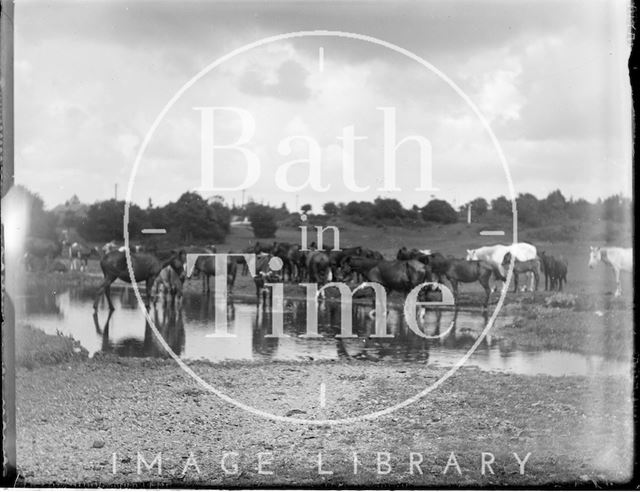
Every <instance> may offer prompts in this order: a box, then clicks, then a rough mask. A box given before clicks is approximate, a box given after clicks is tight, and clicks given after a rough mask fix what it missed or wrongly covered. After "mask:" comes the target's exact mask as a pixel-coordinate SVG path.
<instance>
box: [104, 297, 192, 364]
mask: <svg viewBox="0 0 640 492" xmlns="http://www.w3.org/2000/svg"><path fill="white" fill-rule="evenodd" d="M151 314H152V316H153V321H154V324H155V326H156V328H157V329H158V331H159V332H160V335H161V336H162V338H163V339H164V341H165V342H166V343H167V345H168V346H169V347H170V348H171V350H173V352H174V353H175V354H176V355H180V354H182V352H183V351H184V344H185V329H184V319H183V314H182V309H181V308H179V309H175V308H169V309H164V310H162V309H153V312H152V313H151ZM112 317H113V311H109V313H108V315H107V319H106V321H105V323H104V325H103V326H102V327H101V326H100V322H99V320H98V313H97V312H94V313H93V323H94V326H95V329H96V332H97V333H98V334H99V335H100V336H101V337H102V347H101V351H102V352H104V353H113V354H116V355H118V356H120V357H169V354H168V353H167V352H166V351H165V350H164V348H163V347H162V345H161V343H160V341H159V340H157V339H156V337H155V336H154V334H153V331H152V330H151V326H150V324H149V321H148V320H147V319H146V317H145V324H144V336H143V337H142V338H140V337H132V336H129V337H126V338H123V339H120V340H115V341H114V340H112V339H110V336H109V335H110V333H109V332H110V331H111V330H110V329H111V324H112V323H111V322H112Z"/></svg>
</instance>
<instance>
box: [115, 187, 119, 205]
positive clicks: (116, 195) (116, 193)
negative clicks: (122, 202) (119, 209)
mask: <svg viewBox="0 0 640 492" xmlns="http://www.w3.org/2000/svg"><path fill="white" fill-rule="evenodd" d="M115 200H116V202H117V201H118V183H116V184H115Z"/></svg>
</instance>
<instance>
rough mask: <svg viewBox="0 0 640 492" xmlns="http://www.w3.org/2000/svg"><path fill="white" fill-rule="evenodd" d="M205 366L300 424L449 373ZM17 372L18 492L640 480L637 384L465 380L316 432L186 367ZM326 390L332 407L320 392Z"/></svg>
mask: <svg viewBox="0 0 640 492" xmlns="http://www.w3.org/2000/svg"><path fill="white" fill-rule="evenodd" d="M191 367H192V368H193V370H194V371H195V372H196V373H197V374H198V375H200V376H201V377H202V378H203V379H204V380H205V381H207V382H209V383H211V384H213V385H215V386H216V387H217V388H219V389H220V390H221V391H223V392H224V393H226V394H228V395H229V396H231V397H233V398H238V399H239V400H241V401H242V402H244V403H246V404H248V405H251V406H255V407H258V408H260V409H262V410H264V411H267V412H271V413H273V414H275V415H279V416H290V417H293V418H302V419H332V418H344V417H352V416H358V415H363V414H366V413H370V412H373V411H376V410H381V409H383V408H386V407H388V406H390V405H393V404H396V403H398V402H400V401H402V400H404V399H405V398H408V397H410V396H412V395H415V394H416V393H418V392H419V391H421V390H422V389H424V388H425V387H426V386H428V385H429V384H432V383H433V382H434V381H436V380H437V379H438V378H439V377H440V376H441V375H442V374H444V372H445V369H444V368H437V367H425V366H424V365H423V364H420V363H390V364H389V363H388V364H385V365H384V366H382V365H378V364H376V363H372V362H366V361H352V362H350V363H346V364H345V363H344V362H340V363H333V362H327V363H318V362H312V363H271V364H255V363H253V364H217V365H213V364H208V363H197V364H193V365H192V366H191ZM17 372H18V374H17V385H16V387H17V402H16V406H17V428H18V438H17V447H18V463H19V472H20V474H21V477H20V480H19V483H21V484H26V485H52V484H75V485H116V484H119V485H123V484H131V485H134V484H152V485H155V486H159V485H170V484H173V485H176V486H178V485H186V484H200V485H209V486H222V487H230V486H242V487H250V486H267V487H269V486H276V485H290V486H304V485H326V486H338V485H362V486H374V485H377V484H381V485H384V486H394V485H403V484H406V485H413V486H419V485H431V486H447V485H456V486H470V485H476V484H478V485H514V486H515V485H543V484H551V483H565V484H582V485H586V486H594V485H596V484H597V485H603V484H606V483H610V482H617V483H620V482H625V481H627V480H629V479H630V478H631V474H632V466H633V461H632V460H633V451H632V450H633V414H632V383H631V379H630V378H626V377H616V378H614V377H595V378H586V377H563V378H554V377H549V376H516V375H509V374H502V373H487V372H481V371H480V370H478V369H476V368H473V367H463V368H462V369H460V370H459V371H458V372H457V373H455V374H454V375H453V376H452V377H451V378H450V379H448V380H447V381H446V382H444V384H442V385H441V386H440V387H439V388H437V389H435V390H434V391H432V392H431V393H430V394H428V395H426V396H425V397H424V398H422V399H421V400H419V401H417V402H415V403H413V404H411V405H409V406H407V407H405V408H403V409H400V410H397V411H395V412H393V413H391V414H389V415H385V416H382V417H380V418H377V419H373V420H361V421H356V422H353V423H349V424H342V425H333V426H327V425H325V426H318V425H308V424H300V423H289V422H277V421H273V420H269V419H265V418H262V417H259V416H255V415H253V414H250V413H248V412H246V411H244V410H241V409H239V408H237V407H235V406H233V405H231V404H229V403H226V402H223V401H221V400H220V399H219V398H218V397H216V396H215V395H213V394H211V393H209V392H208V391H207V390H205V389H204V388H203V387H201V386H199V385H198V384H197V383H196V382H195V381H194V380H193V379H191V378H190V377H189V376H187V375H186V374H185V373H184V372H183V371H182V370H181V369H180V368H179V367H178V366H177V365H176V364H175V363H174V362H173V361H162V360H150V359H117V358H111V357H107V358H96V359H92V360H84V361H83V360H79V361H70V362H63V363H58V364H55V365H46V366H45V365H43V366H36V367H33V368H31V369H26V368H24V367H20V368H18V371H17ZM239 382H242V383H241V384H239ZM323 383H324V384H325V386H326V407H325V408H321V406H320V403H319V393H318V391H317V390H316V388H319V387H320V385H321V384H323ZM114 453H115V455H114ZM225 453H237V455H232V454H228V455H226V457H225ZM319 453H321V454H322V456H321V459H322V464H321V467H320V468H319V463H318V460H319ZM354 453H356V454H357V463H358V464H357V470H356V472H355V473H354ZM378 453H380V454H378ZM387 453H388V454H387ZM411 453H413V454H411ZM451 453H454V455H452V454H451ZM482 453H491V455H489V454H486V455H485V456H484V459H485V461H486V462H488V461H491V460H492V458H493V459H494V462H493V463H492V464H491V470H489V468H488V466H485V469H484V472H485V473H484V474H483V473H482V471H483V470H482V459H483V454H482ZM514 453H517V455H518V458H519V459H521V460H524V458H525V457H526V456H527V455H528V453H531V454H530V455H529V457H528V459H527V461H526V463H525V464H524V473H523V474H520V466H519V464H518V461H517V459H516V457H515V456H514ZM159 454H161V462H162V463H161V471H159V470H158V466H157V465H158V462H157V461H156V464H155V465H154V467H153V468H152V469H151V470H147V468H146V465H145V462H146V463H148V464H150V463H152V461H153V460H154V458H156V457H157V456H158V455H159ZM139 456H140V457H142V459H144V462H143V461H141V460H140V458H139ZM223 459H224V465H225V467H226V469H227V471H228V472H229V474H227V473H225V471H224V468H223V467H222V464H221V461H222V460H223ZM259 461H262V465H261V466H262V473H259V472H258V467H259ZM378 461H380V464H378ZM411 461H413V466H411ZM387 462H388V464H387ZM447 462H449V466H448V467H447ZM456 463H457V465H458V466H459V472H458V468H457V466H456ZM138 465H140V468H141V469H140V473H138ZM114 466H115V473H114ZM185 469H186V470H185ZM185 471H186V473H183V472H185ZM268 472H272V473H271V474H267V473H268ZM385 472H388V473H385ZM445 472H446V473H445Z"/></svg>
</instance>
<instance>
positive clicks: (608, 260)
mask: <svg viewBox="0 0 640 492" xmlns="http://www.w3.org/2000/svg"><path fill="white" fill-rule="evenodd" d="M600 261H601V262H602V263H604V264H605V265H609V266H610V267H611V268H613V272H614V273H615V276H616V293H615V296H616V297H618V296H620V295H621V294H622V288H621V287H620V272H621V271H623V272H629V273H633V249H632V248H617V247H608V248H599V247H597V246H591V254H590V256H589V268H594V267H595V266H596V265H597V264H598V263H599V262H600Z"/></svg>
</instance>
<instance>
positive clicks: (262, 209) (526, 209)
mask: <svg viewBox="0 0 640 492" xmlns="http://www.w3.org/2000/svg"><path fill="white" fill-rule="evenodd" d="M16 192H17V193H18V194H19V195H21V199H20V202H21V203H26V204H28V205H27V209H28V214H27V215H28V222H29V225H28V228H27V229H28V231H27V232H28V234H29V235H32V236H37V237H45V238H52V239H55V238H56V237H58V238H59V236H60V231H61V230H67V231H69V230H71V231H75V232H76V233H77V235H78V236H79V238H80V239H81V240H84V241H89V242H108V241H111V240H116V241H123V239H124V234H123V227H122V226H123V216H124V209H125V203H124V201H116V200H104V201H98V202H96V203H93V204H83V203H81V202H80V201H79V200H78V199H77V197H73V198H72V199H70V200H69V201H67V202H66V203H64V204H61V205H58V206H57V207H54V208H53V209H51V210H46V209H45V207H44V203H43V201H42V199H41V198H40V197H39V196H38V195H37V194H34V193H32V192H30V191H29V190H27V189H26V188H24V187H21V186H19V187H16ZM516 205H517V211H518V222H519V226H520V227H540V226H549V225H550V224H566V223H568V222H571V221H583V222H587V221H592V222H594V223H598V222H602V221H604V222H607V223H620V224H623V223H630V221H631V218H632V217H633V215H632V209H633V203H632V200H631V199H629V198H625V197H622V196H621V195H613V196H610V197H608V198H606V199H604V200H597V201H596V202H594V203H591V202H588V201H587V200H584V199H577V200H574V199H573V198H570V199H566V198H565V196H564V195H563V194H562V192H561V191H560V190H555V191H553V192H551V193H549V195H548V196H547V197H546V198H543V199H538V198H537V197H536V196H534V195H532V194H530V193H522V194H520V195H518V197H517V199H516ZM469 210H470V213H471V219H472V222H480V223H488V224H494V225H495V224H508V223H509V221H511V220H512V203H511V201H510V200H509V199H507V198H506V197H505V196H499V197H497V198H495V199H493V200H491V201H487V200H486V199H485V198H482V197H478V198H476V199H474V200H472V201H470V202H468V203H465V204H463V205H462V206H460V207H459V208H458V209H457V210H456V209H454V207H453V206H451V204H449V203H448V202H447V201H445V200H440V199H432V200H430V201H429V202H427V203H426V204H425V205H423V206H418V205H413V206H412V207H410V208H405V207H403V205H402V204H401V203H400V202H399V201H398V200H396V199H394V198H382V197H378V198H376V199H375V200H373V201H372V202H368V201H350V202H347V203H343V202H339V203H336V202H333V201H329V202H326V203H325V204H324V205H323V206H322V210H321V211H316V212H315V213H314V211H313V208H312V206H311V205H310V204H304V205H303V206H302V207H301V208H300V212H302V213H305V214H307V216H308V217H309V220H310V221H311V223H323V221H327V220H328V221H329V222H330V221H332V220H337V219H340V220H342V221H345V222H351V223H355V224H361V225H378V226H380V225H400V226H413V227H415V226H425V225H428V224H453V223H456V222H464V221H466V220H467V214H468V213H469ZM233 216H236V217H239V218H241V219H243V218H245V217H246V218H248V220H249V222H250V224H251V226H252V229H253V232H254V235H255V237H257V238H272V237H274V236H275V233H276V231H277V229H278V227H297V226H298V225H300V223H301V222H300V213H299V212H293V213H292V212H290V211H289V210H288V209H287V207H286V205H285V204H284V203H283V204H282V205H281V206H280V207H273V206H270V205H264V204H258V203H255V202H249V203H248V204H246V205H244V206H241V207H239V206H235V205H234V206H232V207H228V206H226V205H224V204H223V203H221V202H219V201H215V200H214V201H208V200H205V199H204V198H203V197H202V196H201V195H199V194H198V193H194V192H186V193H183V194H182V195H181V196H180V197H179V198H178V200H176V201H175V202H170V203H168V204H166V205H163V206H153V204H152V203H151V201H149V203H148V206H147V207H146V208H142V207H140V206H138V205H135V204H131V206H130V207H129V236H130V238H131V239H132V240H136V241H137V240H141V239H142V238H143V234H142V232H141V231H142V229H146V228H164V229H166V230H167V232H168V234H167V235H166V237H165V238H164V240H165V241H167V242H174V243H181V244H204V243H220V242H224V240H225V237H226V235H227V234H229V232H230V230H231V219H232V217H233Z"/></svg>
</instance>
